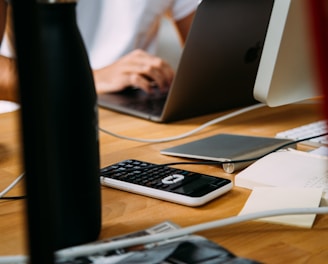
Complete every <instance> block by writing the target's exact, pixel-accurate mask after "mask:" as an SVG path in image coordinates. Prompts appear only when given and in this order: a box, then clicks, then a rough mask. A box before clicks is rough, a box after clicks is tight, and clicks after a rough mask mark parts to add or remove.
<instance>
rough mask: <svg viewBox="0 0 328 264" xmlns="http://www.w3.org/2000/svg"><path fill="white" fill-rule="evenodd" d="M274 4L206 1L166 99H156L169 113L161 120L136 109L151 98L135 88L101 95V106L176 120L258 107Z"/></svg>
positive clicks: (259, 0)
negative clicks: (263, 56) (255, 89)
mask: <svg viewBox="0 0 328 264" xmlns="http://www.w3.org/2000/svg"><path fill="white" fill-rule="evenodd" d="M272 5H273V0H248V1H245V0H203V1H202V2H201V3H200V4H199V6H198V8H197V12H196V15H195V18H194V21H193V24H192V27H191V29H190V32H189V35H188V38H187V40H186V43H185V47H184V49H183V52H182V55H181V58H180V62H179V65H178V69H177V72H176V75H175V79H174V80H173V83H172V86H171V88H170V90H169V93H168V95H167V98H166V100H163V98H162V99H160V95H157V96H155V97H156V100H158V102H157V103H156V104H155V105H157V106H158V105H163V107H164V109H163V110H162V111H159V112H158V114H157V116H153V115H150V114H148V113H144V112H143V110H142V111H141V110H140V109H139V110H136V109H134V108H136V105H137V104H138V101H139V100H141V101H143V103H144V104H148V103H149V102H148V101H149V99H150V98H148V96H147V95H146V94H145V93H144V92H143V91H139V90H135V89H128V90H127V91H124V92H122V93H117V94H102V95H99V97H98V103H99V105H100V106H102V107H106V108H109V109H112V110H116V111H120V112H123V113H126V114H130V115H134V116H138V117H141V118H146V119H149V120H152V121H155V122H171V121H177V120H181V119H186V118H191V117H195V116H199V115H204V114H209V113H213V112H218V111H222V110H227V109H232V108H236V107H243V106H247V105H250V104H254V103H256V101H255V99H254V98H253V87H254V83H255V78H256V74H257V69H258V65H259V61H260V56H261V51H262V47H263V43H264V40H265V36H266V31H267V26H268V23H269V20H270V15H271V9H272ZM126 99H127V100H128V102H126ZM160 100H162V102H160ZM114 101H115V102H114Z"/></svg>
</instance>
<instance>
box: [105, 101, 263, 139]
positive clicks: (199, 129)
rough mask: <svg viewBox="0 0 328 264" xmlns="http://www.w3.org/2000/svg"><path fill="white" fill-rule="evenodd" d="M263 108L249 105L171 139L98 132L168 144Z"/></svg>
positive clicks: (121, 137) (260, 105) (106, 131)
mask: <svg viewBox="0 0 328 264" xmlns="http://www.w3.org/2000/svg"><path fill="white" fill-rule="evenodd" d="M263 106H265V104H255V105H251V106H248V107H245V108H242V109H240V110H237V111H234V112H232V113H230V114H227V115H224V116H221V117H218V118H215V119H213V120H210V121H208V122H206V123H204V124H203V125H201V126H199V127H197V128H195V129H193V130H191V131H189V132H186V133H183V134H180V135H177V136H173V137H167V138H160V139H142V138H134V137H127V136H123V135H119V134H116V133H114V132H111V131H108V130H106V129H103V128H101V127H99V131H101V132H104V133H106V134H108V135H111V136H113V137H117V138H120V139H126V140H132V141H137V142H143V143H162V142H168V141H174V140H178V139H182V138H186V137H188V136H191V135H193V134H195V133H197V132H199V131H201V130H203V129H205V128H207V127H209V126H211V125H214V124H217V123H219V122H222V121H224V120H227V119H229V118H232V117H235V116H238V115H241V114H243V113H246V112H249V111H252V110H254V109H257V108H260V107H263Z"/></svg>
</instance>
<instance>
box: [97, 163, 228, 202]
mask: <svg viewBox="0 0 328 264" xmlns="http://www.w3.org/2000/svg"><path fill="white" fill-rule="evenodd" d="M100 180H101V184H102V185H104V186H108V187H112V188H116V189H120V190H124V191H128V192H132V193H137V194H141V195H145V196H150V197H153V198H157V199H161V200H165V201H169V202H174V203H178V204H182V205H187V206H200V205H203V204H205V203H207V202H209V201H211V200H213V199H215V198H217V197H219V196H221V195H222V194H224V193H226V192H228V191H229V190H231V189H232V181H231V180H229V179H225V178H220V177H215V176H210V175H205V174H201V173H196V172H191V171H186V170H181V169H176V168H172V167H168V166H162V165H156V164H153V163H149V162H144V161H139V160H132V159H131V160H124V161H122V162H119V163H116V164H112V165H110V166H107V167H104V168H102V169H101V170H100Z"/></svg>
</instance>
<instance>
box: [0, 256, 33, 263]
mask: <svg viewBox="0 0 328 264" xmlns="http://www.w3.org/2000/svg"><path fill="white" fill-rule="evenodd" d="M27 263H28V257H27V256H21V255H17V256H5V257H0V264H27Z"/></svg>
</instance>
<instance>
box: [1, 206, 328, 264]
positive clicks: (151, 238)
mask: <svg viewBox="0 0 328 264" xmlns="http://www.w3.org/2000/svg"><path fill="white" fill-rule="evenodd" d="M297 214H328V207H320V208H288V209H277V210H269V211H263V212H256V213H251V214H246V215H239V216H233V217H229V218H225V219H220V220H215V221H211V222H206V223H202V224H198V225H193V226H189V227H185V228H181V229H177V230H174V231H170V232H165V233H160V234H154V235H147V236H142V237H136V238H128V239H123V240H117V241H112V242H108V243H102V244H94V245H92V244H88V245H81V246H75V247H71V248H67V249H62V250H59V251H57V252H55V256H56V260H57V261H63V260H72V259H74V258H76V257H82V256H91V255H94V254H102V253H106V252H108V251H112V250H116V249H124V248H127V247H131V246H136V245H147V244H150V243H154V242H158V241H163V240H168V239H172V238H173V239H174V238H177V237H182V236H185V235H190V234H192V233H196V232H200V231H204V230H208V229H212V228H219V227H223V226H227V225H232V224H237V223H241V222H245V221H250V220H255V219H259V218H264V217H272V216H279V215H297ZM27 260H28V257H26V256H5V257H0V264H27Z"/></svg>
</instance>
